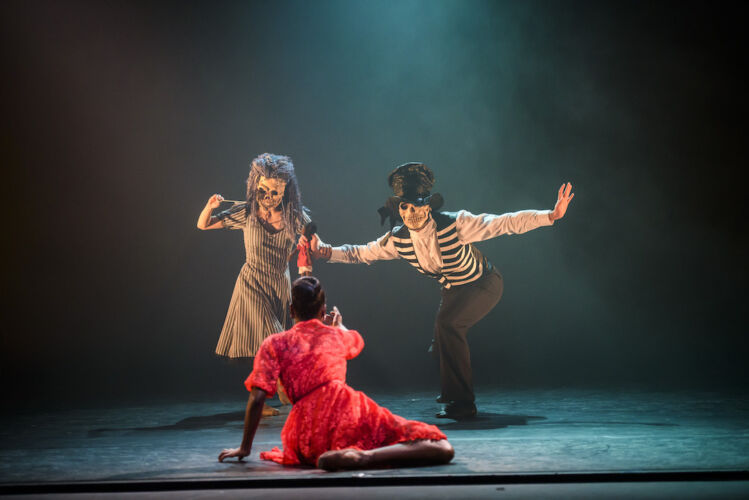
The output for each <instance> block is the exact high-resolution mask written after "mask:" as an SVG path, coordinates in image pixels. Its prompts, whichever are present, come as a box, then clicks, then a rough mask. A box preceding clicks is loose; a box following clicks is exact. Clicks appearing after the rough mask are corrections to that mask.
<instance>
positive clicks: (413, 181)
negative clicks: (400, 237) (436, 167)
mask: <svg viewBox="0 0 749 500" xmlns="http://www.w3.org/2000/svg"><path fill="white" fill-rule="evenodd" d="M388 185H390V188H391V189H392V190H393V194H395V196H391V197H390V198H388V199H387V201H385V206H383V207H381V208H380V209H379V210H378V212H379V214H380V217H381V220H380V224H384V223H385V219H386V218H388V217H389V218H390V225H391V226H393V225H394V222H395V220H397V219H399V218H400V216H399V213H398V206H399V205H400V203H402V202H405V203H412V204H414V205H417V206H424V205H429V206H431V207H432V210H438V209H439V208H440V207H441V206H442V203H443V202H444V200H443V199H442V195H440V194H439V193H434V194H430V190H431V189H432V186H433V185H434V174H433V173H432V171H431V170H430V169H429V167H427V166H426V165H424V164H423V163H417V162H410V163H404V164H403V165H401V166H399V167H398V168H396V169H395V170H393V171H392V172H390V175H388Z"/></svg>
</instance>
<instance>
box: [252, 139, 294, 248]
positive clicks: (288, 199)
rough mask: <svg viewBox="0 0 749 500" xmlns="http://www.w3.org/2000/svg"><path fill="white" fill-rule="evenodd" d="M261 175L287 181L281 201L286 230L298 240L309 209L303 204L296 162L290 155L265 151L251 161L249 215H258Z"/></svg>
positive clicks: (291, 237)
mask: <svg viewBox="0 0 749 500" xmlns="http://www.w3.org/2000/svg"><path fill="white" fill-rule="evenodd" d="M260 177H267V178H269V179H281V180H283V181H285V182H286V190H285V191H284V194H283V199H282V201H281V203H282V206H283V218H284V231H286V234H287V235H288V236H289V238H290V239H292V240H296V237H297V235H298V234H301V232H302V231H303V229H304V224H305V219H306V217H305V213H306V211H307V209H306V208H305V207H304V205H302V193H301V192H300V191H299V184H298V183H297V180H296V174H295V173H294V164H293V163H292V162H291V158H289V157H288V156H282V155H274V154H270V153H263V154H261V155H260V156H258V157H257V158H255V159H254V160H252V163H250V175H249V177H247V207H246V210H247V211H248V215H251V216H253V217H257V203H256V201H257V183H258V181H259V180H260Z"/></svg>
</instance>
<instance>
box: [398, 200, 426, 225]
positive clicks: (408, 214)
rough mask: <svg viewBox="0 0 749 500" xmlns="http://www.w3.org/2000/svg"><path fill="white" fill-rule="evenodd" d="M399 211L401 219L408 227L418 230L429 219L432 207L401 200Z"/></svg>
mask: <svg viewBox="0 0 749 500" xmlns="http://www.w3.org/2000/svg"><path fill="white" fill-rule="evenodd" d="M398 212H400V215H401V219H403V223H404V224H405V225H406V227H407V228H408V229H413V230H414V231H418V230H419V229H421V228H422V227H424V225H425V224H426V223H427V221H428V220H429V216H430V215H431V213H432V207H430V206H429V205H424V206H421V207H417V206H416V205H414V204H413V203H407V202H401V204H400V205H398Z"/></svg>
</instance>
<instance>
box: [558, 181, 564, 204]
mask: <svg viewBox="0 0 749 500" xmlns="http://www.w3.org/2000/svg"><path fill="white" fill-rule="evenodd" d="M563 195H564V183H562V185H561V186H559V194H557V200H558V199H560V198H561V197H562V196H563Z"/></svg>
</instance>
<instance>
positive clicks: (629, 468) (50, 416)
mask: <svg viewBox="0 0 749 500" xmlns="http://www.w3.org/2000/svg"><path fill="white" fill-rule="evenodd" d="M370 396H372V397H373V399H375V400H376V401H377V402H378V403H380V404H381V405H383V406H386V407H387V408H389V409H391V411H393V412H394V413H397V414H399V415H402V416H404V417H406V418H410V419H418V420H422V421H426V422H429V423H434V424H437V425H438V426H439V427H440V428H441V429H442V430H443V431H444V432H445V433H446V434H447V436H448V439H449V440H450V442H451V443H452V444H453V446H454V447H455V459H454V460H453V462H452V463H451V464H449V465H445V466H439V467H423V468H414V469H392V470H375V471H362V472H357V473H352V472H337V473H326V472H323V471H320V470H316V469H313V468H305V467H298V468H288V467H282V466H279V465H277V464H275V463H270V462H265V461H261V460H259V459H258V453H259V451H261V450H267V449H270V448H272V447H273V446H279V447H280V446H281V440H280V430H281V427H282V426H283V422H284V420H285V415H286V414H287V413H288V410H289V407H288V406H287V407H280V410H281V412H282V413H281V415H280V416H276V417H269V418H265V419H263V421H262V422H261V424H260V427H259V429H258V433H257V436H256V438H255V445H254V447H253V450H252V455H251V456H250V457H248V459H245V461H243V462H237V461H235V460H232V461H229V462H226V463H219V462H218V461H217V456H218V453H219V452H220V451H221V449H223V448H227V447H235V446H238V445H239V442H240V439H241V435H242V418H243V413H244V406H245V404H246V400H242V399H240V397H237V399H236V400H221V401H200V402H187V401H185V402H172V403H161V404H148V405H142V406H128V407H120V408H114V407H110V408H98V409H94V408H89V409H78V410H76V409H70V410H64V411H54V412H21V413H16V414H9V413H8V412H5V414H4V415H3V417H2V429H1V431H0V432H1V433H2V434H1V438H2V439H1V440H0V441H1V442H2V444H1V445H0V479H1V482H2V485H6V486H7V485H10V484H28V483H57V482H77V481H155V480H189V481H192V480H217V481H223V480H227V479H232V478H234V479H243V480H251V479H266V480H267V479H269V478H273V479H288V480H299V479H304V478H307V479H315V478H321V477H326V478H331V479H332V478H336V477H348V478H350V477H352V475H353V474H356V475H358V477H378V476H404V477H405V476H409V477H413V476H420V477H425V476H446V475H449V476H453V477H454V476H470V475H497V474H498V475H513V474H536V473H591V472H593V473H597V472H600V473H604V472H627V473H631V472H638V471H639V472H664V471H741V470H743V471H746V470H749V397H747V396H743V395H736V394H733V395H726V394H716V393H704V392H701V393H687V392H678V393H653V392H612V391H572V390H551V391H500V390H492V391H483V392H480V393H479V394H478V395H477V396H478V398H477V403H478V406H479V413H478V416H477V418H475V419H473V420H469V421H463V422H455V421H452V420H447V421H445V420H440V419H437V418H435V417H434V413H435V412H436V411H437V410H438V409H439V405H437V403H435V402H434V399H433V398H434V394H431V393H429V394H427V393H418V394H413V393H412V394H393V393H390V394H387V393H379V394H378V393H371V394H370ZM271 404H273V405H276V406H279V405H280V404H279V403H278V401H277V400H274V401H271ZM742 491H744V492H746V491H747V489H746V484H745V483H744V490H742ZM438 496H439V495H438Z"/></svg>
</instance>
